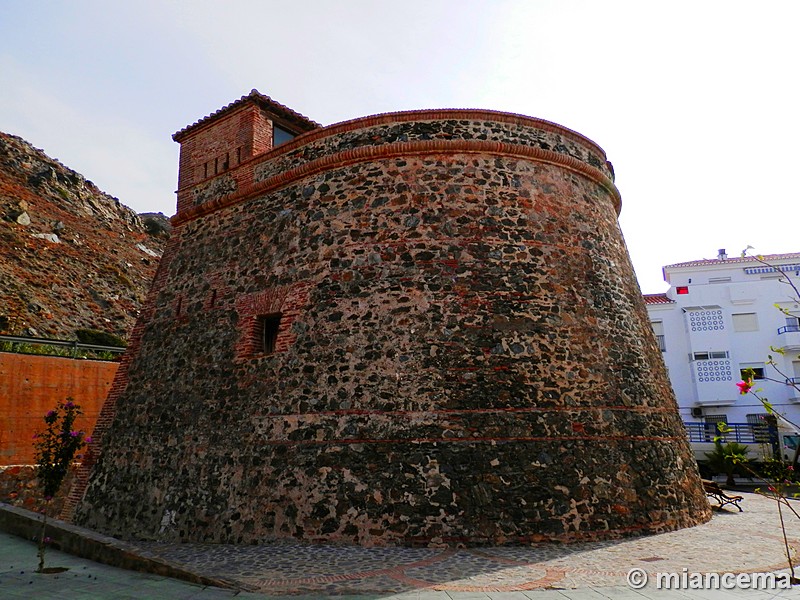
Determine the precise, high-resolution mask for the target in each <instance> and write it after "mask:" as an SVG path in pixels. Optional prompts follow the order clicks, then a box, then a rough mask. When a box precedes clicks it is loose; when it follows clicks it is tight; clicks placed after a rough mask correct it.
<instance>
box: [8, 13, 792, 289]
mask: <svg viewBox="0 0 800 600" xmlns="http://www.w3.org/2000/svg"><path fill="white" fill-rule="evenodd" d="M798 23H800V2H798V1H796V0H785V1H770V0H762V1H761V2H752V1H750V2H741V1H736V0H727V1H712V0H689V1H686V0H672V1H670V2H654V1H647V0H630V1H626V0H603V1H600V0H585V1H584V0H553V1H548V0H392V1H391V2H390V1H384V0H337V1H333V0H331V1H328V0H292V1H291V2H287V1H285V0H281V1H277V0H260V1H259V0H226V1H225V2H219V1H218V0H215V1H213V2H211V1H205V0H191V1H189V0H186V1H178V0H173V1H168V0H160V1H158V0H136V1H133V0H131V1H128V2H123V1H114V2H110V1H108V0H103V1H95V0H71V1H69V2H68V1H67V0H63V1H45V0H39V1H35V2H34V1H31V0H0V130H2V131H5V132H7V133H12V134H15V135H19V136H22V137H23V138H25V139H26V140H28V141H29V142H31V143H32V144H33V145H34V146H36V147H38V148H42V149H43V150H44V151H45V152H47V153H48V154H49V155H50V156H53V157H55V158H58V159H59V160H61V162H63V163H64V164H66V165H67V166H69V167H71V168H73V169H75V170H77V171H79V172H80V173H82V174H83V175H85V176H86V177H87V178H89V179H91V180H92V181H94V182H95V183H97V184H98V185H99V186H100V187H101V189H103V190H104V191H106V192H108V193H110V194H112V195H114V196H117V197H119V199H120V200H121V201H122V202H124V203H125V204H127V205H129V206H131V207H132V208H134V209H135V210H137V211H139V212H145V211H160V212H164V213H166V214H168V215H171V214H173V213H174V212H175V197H174V189H175V187H176V182H177V166H178V145H177V144H176V143H174V142H173V141H172V139H171V135H172V133H174V132H175V131H177V130H179V129H181V128H183V127H184V126H186V125H188V124H190V123H193V122H194V121H196V120H198V119H199V118H201V117H203V116H205V115H207V114H209V113H211V112H213V111H215V110H217V109H218V108H220V107H222V106H223V105H225V104H228V103H229V102H231V101H233V100H235V99H237V98H239V97H240V96H242V95H245V94H247V93H248V92H249V91H250V89H251V88H258V90H259V91H261V92H262V93H265V94H267V95H269V96H272V97H273V98H274V99H275V100H277V101H278V102H281V103H283V104H286V105H288V106H290V107H291V108H293V109H295V110H297V111H298V112H301V113H303V114H305V115H307V116H308V117H310V118H312V119H314V120H315V121H318V122H320V123H323V124H325V125H327V124H331V123H334V122H337V121H343V120H348V119H352V118H356V117H360V116H365V115H368V114H374V113H379V112H386V111H395V110H405V109H418V108H437V107H458V108H488V109H494V110H504V111H510V112H517V113H522V114H526V115H531V116H534V117H540V118H544V119H548V120H550V121H555V122H556V123H560V124H561V125H564V126H566V127H569V128H571V129H574V130H576V131H578V132H580V133H582V134H584V135H586V136H587V137H589V138H591V139H593V140H594V141H595V142H597V143H598V144H600V146H601V147H603V148H604V149H605V151H606V153H607V154H608V158H609V160H611V162H612V163H614V167H615V170H616V174H617V182H616V183H617V187H618V188H619V190H620V192H621V193H622V214H621V216H620V225H621V227H622V231H623V233H624V235H625V239H626V242H627V244H628V249H629V251H630V254H631V258H632V260H633V264H634V267H635V269H636V273H637V276H638V278H639V283H640V285H641V287H642V291H643V292H645V293H650V292H661V291H664V290H665V289H666V288H667V286H666V284H665V283H664V282H663V280H662V275H661V267H662V266H663V265H665V264H671V263H676V262H682V261H686V260H694V259H700V258H713V257H715V256H716V252H717V249H718V248H726V249H727V250H728V252H729V254H737V253H738V252H739V251H741V250H742V249H743V248H744V247H745V246H747V245H752V246H754V247H755V248H756V251H758V252H761V253H765V254H772V253H778V252H795V251H800V241H799V240H798V236H797V235H796V233H797V231H798V225H797V217H798V214H799V213H800V210H799V208H800V203H799V202H798V200H799V199H800V198H799V196H800V194H799V193H798V185H799V184H800V181H798V178H797V168H798V164H800V98H799V97H798V96H800V93H799V92H798V89H800V82H798V75H799V74H800V68H799V66H798V58H800V35H799V34H798V33H797V27H798Z"/></svg>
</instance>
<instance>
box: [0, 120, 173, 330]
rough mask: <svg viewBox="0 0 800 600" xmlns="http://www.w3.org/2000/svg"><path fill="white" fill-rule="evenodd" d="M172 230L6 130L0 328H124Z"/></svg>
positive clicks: (2, 142)
mask: <svg viewBox="0 0 800 600" xmlns="http://www.w3.org/2000/svg"><path fill="white" fill-rule="evenodd" d="M168 235H169V224H168V221H167V219H166V218H165V217H164V216H163V215H160V214H148V215H145V216H144V217H142V216H139V215H137V214H136V213H135V212H134V211H132V210H131V209H130V208H128V207H127V206H125V205H123V204H121V203H120V201H119V200H118V199H117V198H113V197H112V196H109V195H108V194H105V193H103V192H102V191H100V190H99V189H98V188H97V186H95V185H94V184H93V183H92V182H91V181H89V180H87V179H85V178H84V177H83V176H82V175H80V174H79V173H76V172H75V171H72V170H71V169H68V168H66V167H65V166H64V165H62V164H61V163H59V162H58V161H56V160H54V159H52V158H50V157H48V156H47V155H46V154H44V153H43V152H42V151H41V150H37V149H36V148H34V147H33V146H31V145H30V144H28V143H27V142H26V141H25V140H23V139H21V138H19V137H16V136H13V135H8V134H5V133H2V132H0V333H7V334H15V335H32V336H40V337H55V338H61V339H75V337H76V336H75V331H76V330H77V329H99V330H101V331H105V332H108V333H113V334H116V335H119V336H122V337H126V335H127V332H128V330H129V329H130V328H131V327H132V326H133V324H134V322H135V320H136V316H137V313H138V310H139V307H140V306H141V304H142V302H143V300H144V298H145V296H146V294H147V290H148V288H149V285H150V281H151V279H152V278H153V275H154V274H155V270H156V266H157V265H158V260H159V258H160V256H161V253H162V252H163V249H164V245H165V243H166V239H167V237H168Z"/></svg>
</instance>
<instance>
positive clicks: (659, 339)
mask: <svg viewBox="0 0 800 600" xmlns="http://www.w3.org/2000/svg"><path fill="white" fill-rule="evenodd" d="M656 342H657V343H658V349H659V350H661V351H662V352H666V351H667V344H666V342H665V341H664V336H663V335H657V336H656Z"/></svg>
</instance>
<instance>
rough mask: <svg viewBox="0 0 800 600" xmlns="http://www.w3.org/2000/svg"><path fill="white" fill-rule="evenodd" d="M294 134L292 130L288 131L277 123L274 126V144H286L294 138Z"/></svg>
mask: <svg viewBox="0 0 800 600" xmlns="http://www.w3.org/2000/svg"><path fill="white" fill-rule="evenodd" d="M293 139H294V134H293V133H292V132H290V131H286V130H285V129H282V128H281V127H278V126H277V125H273V126H272V146H273V147H275V146H280V145H281V144H285V143H286V142H288V141H290V140H293Z"/></svg>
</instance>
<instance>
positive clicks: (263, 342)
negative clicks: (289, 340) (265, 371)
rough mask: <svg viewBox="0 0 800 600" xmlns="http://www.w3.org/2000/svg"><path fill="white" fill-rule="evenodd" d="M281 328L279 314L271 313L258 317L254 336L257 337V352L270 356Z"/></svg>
mask: <svg viewBox="0 0 800 600" xmlns="http://www.w3.org/2000/svg"><path fill="white" fill-rule="evenodd" d="M280 326H281V313H272V314H269V315H261V316H259V317H258V322H257V327H256V334H257V335H258V352H261V353H263V354H272V353H273V352H275V345H276V343H277V341H278V330H279V329H280Z"/></svg>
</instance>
